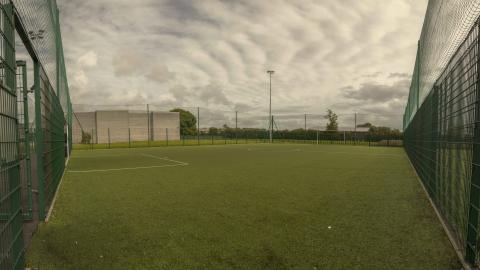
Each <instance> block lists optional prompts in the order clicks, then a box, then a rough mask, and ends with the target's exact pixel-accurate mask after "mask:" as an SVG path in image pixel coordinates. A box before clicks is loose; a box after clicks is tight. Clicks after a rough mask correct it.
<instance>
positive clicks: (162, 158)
mask: <svg viewBox="0 0 480 270" xmlns="http://www.w3.org/2000/svg"><path fill="white" fill-rule="evenodd" d="M142 156H146V157H151V158H154V159H159V160H166V161H170V162H175V163H178V164H182V165H188V163H187V162H182V161H178V160H174V159H170V158H167V157H157V156H154V155H150V154H142Z"/></svg>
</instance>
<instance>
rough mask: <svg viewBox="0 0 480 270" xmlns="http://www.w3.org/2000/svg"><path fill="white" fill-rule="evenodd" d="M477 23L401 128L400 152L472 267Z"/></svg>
mask: <svg viewBox="0 0 480 270" xmlns="http://www.w3.org/2000/svg"><path fill="white" fill-rule="evenodd" d="M478 35H479V28H478V22H477V23H476V24H475V25H474V27H473V28H472V29H471V30H470V32H469V34H468V36H467V37H466V39H465V40H464V42H463V43H461V45H460V47H459V48H458V50H457V51H456V52H455V53H454V54H453V56H452V58H451V59H450V62H449V64H448V65H447V66H446V68H445V70H444V71H443V73H442V74H441V76H440V77H439V78H438V80H437V82H436V83H435V85H434V87H433V89H432V90H431V91H430V92H429V94H428V95H427V96H426V98H425V100H424V101H423V103H422V105H421V106H420V107H419V108H418V110H417V112H416V114H415V115H414V116H413V118H412V120H411V122H410V123H409V125H408V127H407V128H406V130H405V133H404V138H405V150H406V152H407V154H408V156H409V158H410V160H411V162H412V164H413V166H414V167H415V169H416V171H417V173H418V176H419V177H420V179H421V180H422V182H423V184H424V186H425V188H426V189H427V192H428V194H429V196H430V197H431V199H432V201H433V202H434V204H435V205H436V207H437V209H438V210H439V212H440V214H441V216H442V219H443V220H444V221H445V223H446V224H447V227H448V228H447V229H448V230H449V231H450V234H451V235H452V236H453V238H454V239H453V241H454V242H455V243H454V244H455V245H456V246H457V247H459V248H460V249H461V253H462V256H465V258H466V260H467V262H469V263H470V264H472V265H474V264H477V259H476V255H477V254H478V252H479V248H478V245H477V241H478V233H477V230H478V228H479V224H478V223H479V222H478V215H479V212H478V209H479V207H480V190H479V188H480V186H479V184H480V183H476V182H480V177H478V176H477V177H475V176H472V175H475V174H478V173H479V172H478V162H479V160H475V159H474V158H475V157H476V159H478V155H479V153H478V152H479V151H480V148H479V146H478V141H479V132H478V128H479V125H480V122H479V121H478V119H477V120H476V118H478V117H479V116H478V114H479V113H480V112H479V102H480V100H479V94H478V92H479V83H480V82H479V78H478V72H479V69H478V66H479V64H480V63H479V57H480V55H479V54H478V49H479V46H480V43H479V40H478Z"/></svg>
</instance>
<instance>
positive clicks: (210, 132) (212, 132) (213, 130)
mask: <svg viewBox="0 0 480 270" xmlns="http://www.w3.org/2000/svg"><path fill="white" fill-rule="evenodd" d="M208 135H212V136H215V135H218V128H216V127H210V128H209V129H208Z"/></svg>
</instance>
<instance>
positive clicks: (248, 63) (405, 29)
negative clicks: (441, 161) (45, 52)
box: [58, 0, 427, 127]
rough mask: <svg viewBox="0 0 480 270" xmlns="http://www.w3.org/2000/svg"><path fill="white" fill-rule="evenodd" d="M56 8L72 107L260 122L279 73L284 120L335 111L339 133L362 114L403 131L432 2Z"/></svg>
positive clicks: (157, 0) (149, 0)
mask: <svg viewBox="0 0 480 270" xmlns="http://www.w3.org/2000/svg"><path fill="white" fill-rule="evenodd" d="M58 5H59V8H60V16H61V25H62V35H63V42H64V50H65V58H66V62H67V71H68V75H69V84H70V91H71V97H72V102H73V103H76V104H111V105H118V104H119V105H123V104H146V103H150V104H155V106H156V107H158V108H163V109H165V110H166V109H170V108H172V107H178V106H183V107H196V106H199V107H201V108H202V109H204V110H208V111H210V112H212V113H213V114H221V113H222V112H229V111H230V112H231V111H235V110H238V111H239V115H242V114H243V115H247V114H248V115H259V116H260V115H261V116H262V117H263V116H264V115H267V114H268V76H267V74H266V70H268V69H273V70H275V74H274V76H273V83H272V84H273V113H274V114H275V115H278V118H279V119H281V118H282V117H281V115H283V116H284V117H283V118H285V119H286V118H288V117H287V116H286V115H302V114H304V113H309V114H312V118H315V117H317V116H318V119H321V117H320V115H321V114H324V112H325V111H326V110H327V108H331V109H333V110H334V111H335V112H337V113H338V114H339V115H340V126H342V125H347V122H350V121H351V117H352V115H353V113H354V112H358V113H359V120H358V121H359V122H360V121H364V120H365V121H367V120H368V121H373V122H374V124H384V125H389V126H393V127H401V122H402V114H403V110H404V106H405V103H406V97H407V95H408V87H409V80H410V74H411V72H412V70H413V64H414V60H415V52H416V46H417V40H418V37H419V34H420V31H421V26H422V22H423V17H424V14H425V11H426V6H427V0H388V1H386V0H362V1H358V0H316V1H303V0H298V1H287V0H283V1H282V0H271V1H257V0H248V1H227V0H223V1H221V0H205V1H193V0H191V1H186V0H135V1H132V0H101V1H99V0H82V1H70V0H58ZM152 106H153V105H152ZM77 108H78V106H77ZM314 115H316V116H314ZM315 119H316V118H315ZM286 121H287V120H285V125H287V122H286ZM318 121H322V120H318ZM342 121H343V123H342ZM290 124H291V123H290ZM316 124H318V125H321V124H319V123H315V124H312V125H316ZM348 125H349V124H348Z"/></svg>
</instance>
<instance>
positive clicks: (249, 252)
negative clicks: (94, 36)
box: [27, 144, 459, 269]
mask: <svg viewBox="0 0 480 270" xmlns="http://www.w3.org/2000/svg"><path fill="white" fill-rule="evenodd" d="M148 155H153V156H157V157H167V158H168V159H171V160H175V161H178V162H184V163H188V165H185V166H176V167H159V168H151V169H139V170H118V171H107V172H92V173H75V172H71V171H70V172H67V173H66V175H65V178H64V180H63V184H62V187H61V191H60V194H59V197H58V200H57V205H56V206H55V209H54V212H53V217H52V219H51V221H50V222H49V223H47V224H42V225H41V226H40V228H39V231H38V233H37V234H36V236H35V237H34V239H33V243H32V245H31V247H30V248H29V250H28V252H27V261H28V265H29V266H31V267H38V268H40V269H459V264H458V262H457V260H456V256H455V253H454V251H453V249H452V247H451V246H450V243H449V242H448V239H447V237H446V236H445V234H444V232H443V230H442V227H441V225H440V224H439V222H438V221H437V219H436V217H435V214H434V212H433V209H432V208H431V207H430V205H429V203H428V200H427V198H426V195H425V194H424V192H423V191H422V189H421V187H420V185H419V183H418V182H417V179H416V178H415V176H414V173H413V171H412V169H411V168H410V165H409V163H408V160H407V157H406V155H405V154H404V152H403V149H401V148H383V147H375V148H373V147H372V148H369V147H355V146H338V145H306V144H274V145H267V144H251V145H227V146H225V145H218V146H204V147H203V146H202V147H171V148H166V147H163V148H137V149H112V150H103V151H75V152H74V154H73V158H72V160H71V161H70V164H69V170H73V169H75V170H92V169H95V168H123V167H125V166H128V167H131V166H137V165H139V164H145V165H148V164H157V163H158V164H170V163H169V162H168V161H165V162H166V163H164V161H163V160H156V159H154V158H148ZM112 156H113V157H114V158H112ZM144 158H145V159H144ZM133 163H135V164H134V165H132V164H133Z"/></svg>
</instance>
